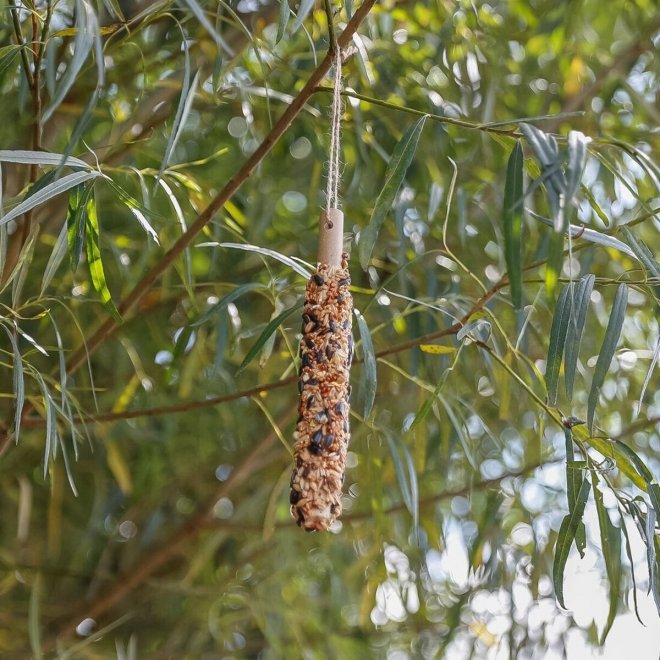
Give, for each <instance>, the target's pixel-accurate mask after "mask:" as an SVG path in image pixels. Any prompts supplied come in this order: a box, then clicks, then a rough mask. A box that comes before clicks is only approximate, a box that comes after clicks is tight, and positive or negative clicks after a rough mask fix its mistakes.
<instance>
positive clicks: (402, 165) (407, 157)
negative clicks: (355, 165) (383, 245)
mask: <svg viewBox="0 0 660 660" xmlns="http://www.w3.org/2000/svg"><path fill="white" fill-rule="evenodd" d="M425 121H426V117H425V116H424V117H422V118H421V119H419V120H418V121H417V122H416V123H415V124H413V125H412V126H411V127H410V128H409V129H408V130H407V131H406V132H405V133H404V135H403V137H402V138H401V139H400V140H399V142H398V143H397V145H396V147H395V148H394V151H393V152H392V156H391V158H390V161H389V164H388V166H387V170H386V172H385V183H384V185H383V188H382V190H381V191H380V194H379V195H378V199H377V200H376V205H375V206H374V210H373V213H372V214H371V219H370V220H369V224H368V225H367V226H366V227H365V228H364V229H363V230H362V231H361V232H360V241H359V243H358V252H359V256H360V265H361V266H362V268H363V269H365V270H366V269H367V266H368V265H369V259H370V258H371V253H372V252H373V249H374V245H375V244H376V239H377V238H378V233H379V232H380V228H381V226H382V224H383V222H384V221H385V216H386V215H387V212H388V211H389V210H390V208H391V207H392V203H393V202H394V198H395V197H396V194H397V193H398V191H399V188H400V187H401V184H402V183H403V179H404V177H405V176H406V172H407V171H408V167H409V166H410V163H411V162H412V159H413V156H414V155H415V150H416V149H417V143H418V142H419V137H420V135H421V133H422V129H423V128H424V122H425Z"/></svg>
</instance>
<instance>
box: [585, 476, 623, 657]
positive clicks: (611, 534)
mask: <svg viewBox="0 0 660 660" xmlns="http://www.w3.org/2000/svg"><path fill="white" fill-rule="evenodd" d="M591 475H592V479H593V482H594V501H595V502H596V511H597V512H598V527H599V529H600V546H601V550H602V552H603V559H604V560H605V570H606V572H607V579H608V581H609V583H610V589H609V599H610V608H609V612H608V615H607V621H606V623H605V627H604V628H603V632H602V634H601V637H600V644H601V646H602V645H603V644H604V643H605V639H606V638H607V635H608V633H609V632H610V629H611V628H612V624H613V623H614V617H615V616H616V610H617V607H618V606H619V601H620V599H621V530H620V529H619V528H618V527H615V526H614V525H613V524H612V521H611V520H610V517H609V515H608V514H607V509H606V508H605V504H604V502H603V494H602V493H601V492H600V489H599V488H598V476H597V474H596V471H595V470H592V471H591Z"/></svg>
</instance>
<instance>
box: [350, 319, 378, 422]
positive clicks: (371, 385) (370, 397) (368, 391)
mask: <svg viewBox="0 0 660 660" xmlns="http://www.w3.org/2000/svg"><path fill="white" fill-rule="evenodd" d="M353 312H354V313H355V318H356V319H357V322H358V329H359V330H360V340H361V342H362V356H363V359H364V364H363V366H362V376H361V378H360V384H361V387H360V390H361V391H362V392H363V396H364V409H363V414H364V417H365V419H366V418H367V417H369V415H370V414H371V409H372V408H373V405H374V401H375V399H376V388H377V369H376V353H375V352H374V345H373V342H372V341H371V333H370V332H369V326H367V322H366V321H365V320H364V316H362V314H360V312H359V311H358V310H357V309H354V310H353Z"/></svg>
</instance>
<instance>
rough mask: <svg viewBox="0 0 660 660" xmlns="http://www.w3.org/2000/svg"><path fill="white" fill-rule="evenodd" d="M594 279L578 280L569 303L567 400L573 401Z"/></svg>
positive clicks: (565, 382) (565, 353)
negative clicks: (576, 372)
mask: <svg viewBox="0 0 660 660" xmlns="http://www.w3.org/2000/svg"><path fill="white" fill-rule="evenodd" d="M595 281H596V277H595V276H594V275H585V276H584V277H582V278H580V281H579V282H578V284H577V289H576V290H575V296H574V297H573V300H572V301H571V302H572V304H571V315H570V318H569V321H568V332H567V334H566V349H565V351H564V384H565V386H566V396H567V397H568V400H569V401H571V400H572V399H573V385H574V383H575V371H576V369H577V361H578V355H579V353H580V344H581V342H582V333H583V332H584V324H585V321H586V320H587V310H588V309H589V302H590V300H591V292H592V291H593V288H594V282H595Z"/></svg>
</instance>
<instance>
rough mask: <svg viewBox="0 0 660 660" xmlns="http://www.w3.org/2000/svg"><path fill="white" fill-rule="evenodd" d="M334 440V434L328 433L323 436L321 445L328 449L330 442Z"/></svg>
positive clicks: (330, 445)
mask: <svg viewBox="0 0 660 660" xmlns="http://www.w3.org/2000/svg"><path fill="white" fill-rule="evenodd" d="M334 441H335V436H334V435H332V433H330V434H329V435H326V436H325V438H323V446H324V447H325V448H326V449H330V447H332V443H333V442H334Z"/></svg>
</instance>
